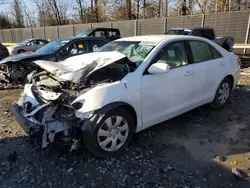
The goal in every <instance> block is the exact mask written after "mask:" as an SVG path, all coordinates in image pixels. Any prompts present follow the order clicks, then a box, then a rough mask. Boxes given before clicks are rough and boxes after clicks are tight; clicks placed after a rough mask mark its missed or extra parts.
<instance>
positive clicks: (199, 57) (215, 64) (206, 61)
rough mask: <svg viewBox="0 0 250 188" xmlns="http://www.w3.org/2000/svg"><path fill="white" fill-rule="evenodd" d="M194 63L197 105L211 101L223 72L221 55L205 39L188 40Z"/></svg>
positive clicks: (195, 103)
mask: <svg viewBox="0 0 250 188" xmlns="http://www.w3.org/2000/svg"><path fill="white" fill-rule="evenodd" d="M188 43H189V46H190V49H191V52H192V56H193V63H194V72H195V84H194V101H193V103H194V105H195V106H199V105H202V104H206V103H208V102H211V100H213V97H214V93H215V91H216V89H217V84H218V82H219V81H221V80H222V77H223V75H224V74H222V72H223V67H224V65H225V64H224V59H223V56H222V55H221V54H220V53H219V52H218V51H217V50H215V49H214V48H213V47H212V46H211V45H210V44H208V43H207V42H205V41H199V40H189V41H188Z"/></svg>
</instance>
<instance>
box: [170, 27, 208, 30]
mask: <svg viewBox="0 0 250 188" xmlns="http://www.w3.org/2000/svg"><path fill="white" fill-rule="evenodd" d="M170 29H171V30H184V29H187V30H193V29H213V28H210V27H180V28H170Z"/></svg>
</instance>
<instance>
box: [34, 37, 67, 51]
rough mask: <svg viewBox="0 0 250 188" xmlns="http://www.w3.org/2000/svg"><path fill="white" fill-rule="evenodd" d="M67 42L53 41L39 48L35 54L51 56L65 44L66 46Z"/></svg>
mask: <svg viewBox="0 0 250 188" xmlns="http://www.w3.org/2000/svg"><path fill="white" fill-rule="evenodd" d="M68 42H69V40H55V41H52V42H50V43H48V44H46V45H45V46H43V47H42V48H39V49H38V50H37V51H36V53H38V54H53V53H55V52H56V51H57V50H59V49H60V48H61V47H63V46H64V45H65V44H67V43H68Z"/></svg>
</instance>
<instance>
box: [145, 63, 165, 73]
mask: <svg viewBox="0 0 250 188" xmlns="http://www.w3.org/2000/svg"><path fill="white" fill-rule="evenodd" d="M169 68H170V67H169V65H168V64H166V63H158V62H157V63H154V64H152V65H151V66H150V67H149V68H148V72H149V73H150V74H162V73H167V72H168V71H169Z"/></svg>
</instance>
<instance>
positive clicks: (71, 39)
mask: <svg viewBox="0 0 250 188" xmlns="http://www.w3.org/2000/svg"><path fill="white" fill-rule="evenodd" d="M80 39H89V40H95V39H99V40H104V41H108V40H107V39H106V38H103V37H89V36H84V37H66V38H60V39H56V40H60V41H63V40H68V41H73V40H80ZM56 40H54V41H56Z"/></svg>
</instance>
